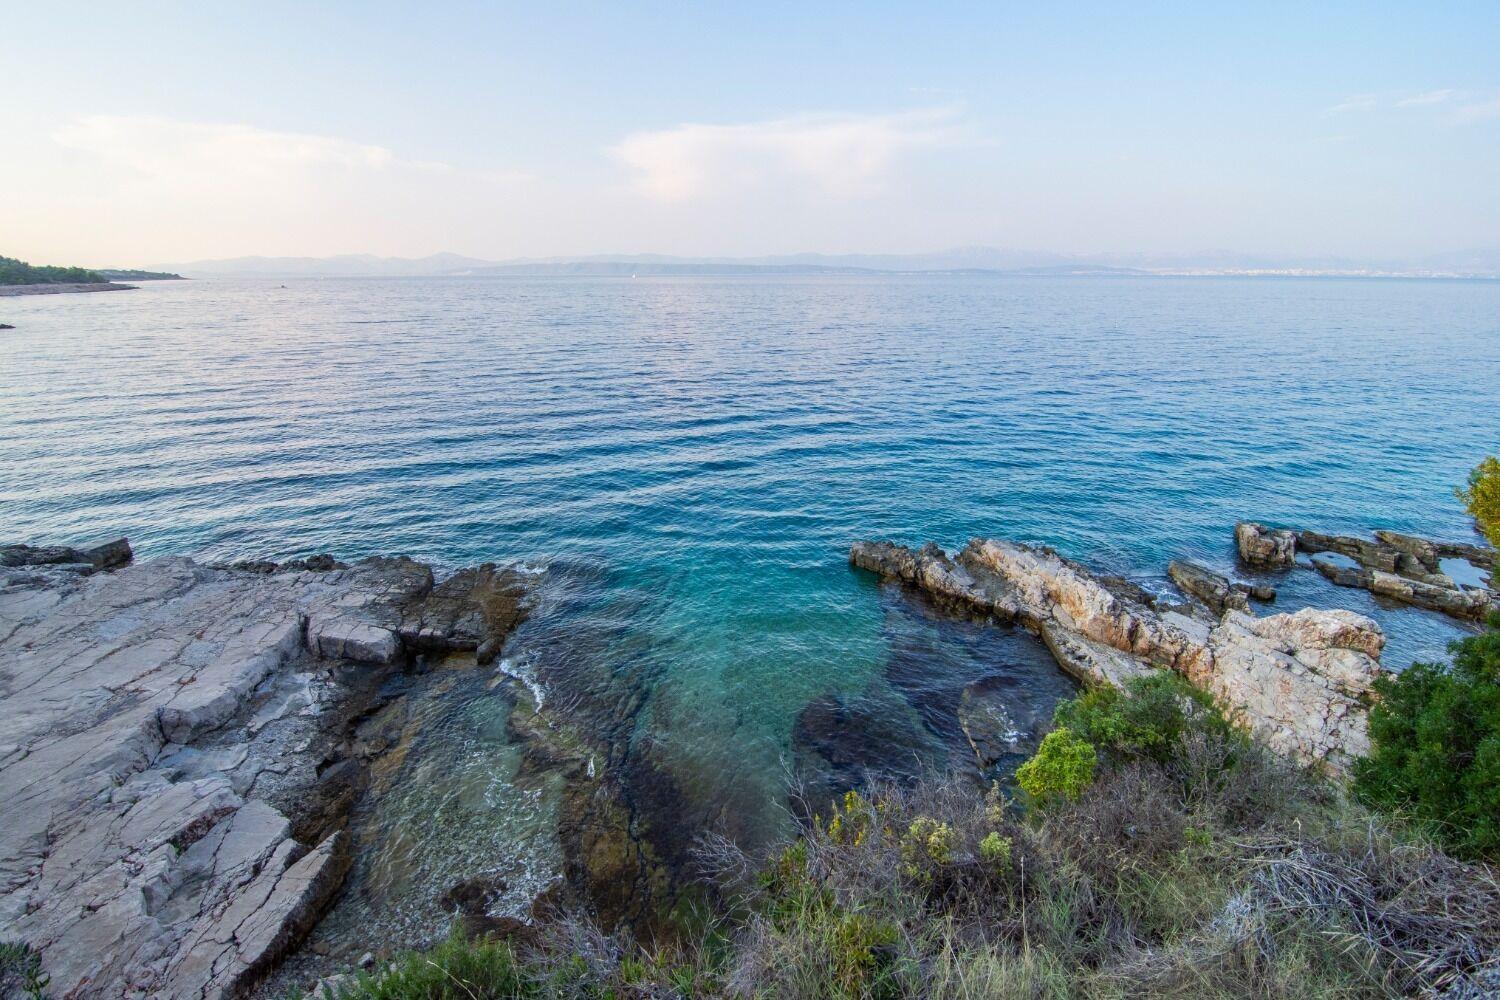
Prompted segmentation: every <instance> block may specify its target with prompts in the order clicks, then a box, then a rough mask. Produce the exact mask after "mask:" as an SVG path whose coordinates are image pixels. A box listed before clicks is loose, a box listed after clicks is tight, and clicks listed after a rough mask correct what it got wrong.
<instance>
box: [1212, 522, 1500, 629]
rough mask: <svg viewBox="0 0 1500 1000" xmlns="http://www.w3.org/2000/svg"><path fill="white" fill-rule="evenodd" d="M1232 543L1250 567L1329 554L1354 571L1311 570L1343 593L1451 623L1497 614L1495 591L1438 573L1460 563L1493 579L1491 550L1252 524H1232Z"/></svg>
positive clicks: (1324, 566) (1316, 564) (1497, 556)
mask: <svg viewBox="0 0 1500 1000" xmlns="http://www.w3.org/2000/svg"><path fill="white" fill-rule="evenodd" d="M1234 538H1235V543H1236V545H1237V547H1238V549H1239V554H1240V558H1241V559H1242V560H1244V561H1245V562H1246V563H1247V564H1249V565H1252V566H1257V567H1275V566H1293V565H1296V557H1297V553H1298V552H1305V553H1307V554H1309V555H1316V554H1318V553H1324V552H1331V553H1335V554H1337V555H1340V556H1343V557H1345V558H1347V559H1351V560H1353V561H1354V562H1355V563H1356V565H1355V566H1353V567H1351V566H1342V565H1339V564H1337V563H1335V562H1332V561H1329V560H1324V559H1313V560H1311V562H1312V566H1313V568H1314V569H1316V570H1317V571H1318V572H1319V573H1322V574H1323V575H1324V576H1325V577H1327V578H1328V579H1330V580H1332V581H1333V582H1334V583H1336V584H1338V585H1339V586H1341V587H1359V588H1362V589H1364V590H1368V591H1370V593H1372V594H1377V595H1379V596H1381V597H1386V598H1389V599H1391V600H1394V601H1400V602H1402V603H1403V604H1411V605H1414V606H1416V607H1420V608H1429V609H1431V610H1434V611H1441V612H1443V613H1444V614H1448V615H1452V616H1453V617H1455V618H1468V619H1483V618H1484V617H1486V616H1487V615H1489V614H1490V613H1491V612H1492V611H1500V594H1497V593H1496V591H1495V590H1493V589H1490V588H1485V587H1466V586H1463V585H1462V584H1459V583H1456V582H1454V580H1453V579H1452V578H1451V577H1449V576H1447V575H1446V574H1444V573H1443V572H1442V563H1441V561H1442V560H1443V559H1462V560H1464V561H1466V562H1468V563H1470V564H1471V565H1473V566H1476V567H1488V568H1490V569H1491V571H1492V573H1493V572H1494V571H1496V570H1500V552H1496V551H1495V550H1493V549H1486V548H1482V547H1480V546H1478V545H1468V544H1465V543H1462V542H1436V541H1431V540H1429V539H1426V538H1418V537H1416V536H1415V535H1403V534H1401V533H1399V532H1395V531H1377V532H1375V539H1374V540H1373V541H1371V540H1370V539H1368V538H1356V537H1354V536H1352V535H1324V534H1321V533H1319V532H1316V531H1294V530H1291V529H1287V528H1277V529H1272V528H1267V527H1266V526H1264V525H1261V524H1256V523H1254V522H1251V521H1241V522H1240V523H1239V524H1236V525H1235V526H1234ZM1492 585H1493V581H1492Z"/></svg>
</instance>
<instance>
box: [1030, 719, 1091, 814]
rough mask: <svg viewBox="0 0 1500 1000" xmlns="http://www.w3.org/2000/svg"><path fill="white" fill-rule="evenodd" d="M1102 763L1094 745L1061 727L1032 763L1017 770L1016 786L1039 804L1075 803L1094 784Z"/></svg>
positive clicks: (1041, 747)
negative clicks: (1063, 800) (1097, 770)
mask: <svg viewBox="0 0 1500 1000" xmlns="http://www.w3.org/2000/svg"><path fill="white" fill-rule="evenodd" d="M1098 760H1099V757H1098V754H1097V753H1095V751H1094V747H1093V744H1091V743H1089V742H1088V741H1087V740H1084V739H1081V738H1080V737H1078V736H1077V735H1075V734H1074V732H1073V731H1072V730H1071V729H1069V728H1067V727H1066V726H1060V727H1058V728H1057V729H1054V730H1052V732H1050V733H1048V734H1047V736H1046V738H1044V739H1043V740H1042V745H1041V746H1040V747H1038V748H1037V751H1036V753H1035V754H1033V755H1032V757H1031V759H1030V760H1028V761H1026V763H1024V764H1022V765H1021V766H1020V767H1019V768H1017V769H1016V783H1017V784H1019V785H1020V786H1021V788H1022V789H1023V790H1024V791H1025V792H1026V794H1027V795H1030V796H1031V798H1032V799H1033V800H1034V801H1036V802H1039V803H1041V802H1048V801H1051V800H1054V799H1066V800H1068V801H1074V800H1076V799H1077V798H1078V797H1079V796H1080V795H1082V794H1083V790H1084V789H1085V788H1087V787H1088V786H1089V782H1091V781H1093V780H1094V766H1095V765H1096V764H1097V763H1098Z"/></svg>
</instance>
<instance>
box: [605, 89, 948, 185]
mask: <svg viewBox="0 0 1500 1000" xmlns="http://www.w3.org/2000/svg"><path fill="white" fill-rule="evenodd" d="M955 119H956V113H955V112H954V111H952V110H947V109H928V110H923V111H913V112H905V113H901V114H889V115H834V114H824V115H800V116H797V117H794V118H781V119H775V120H772V121H762V122H750V123H746V124H740V125H697V124H684V125H679V126H677V127H676V128H671V129H664V130H661V131H654V132H635V133H632V134H630V135H628V136H626V137H625V138H624V139H623V140H622V141H621V142H620V143H618V144H617V145H615V146H613V147H612V148H611V149H610V150H609V152H610V154H611V155H612V156H613V157H614V158H615V159H617V160H618V161H619V162H621V163H623V164H625V165H626V166H627V167H629V168H630V169H632V170H633V171H635V172H636V178H635V188H636V190H638V191H639V192H641V193H642V194H645V195H647V196H648V197H651V198H655V199H660V200H663V201H680V200H685V199H690V198H698V197H703V196H709V195H716V194H722V193H726V192H729V191H732V190H736V189H743V188H746V187H754V186H757V185H761V184H765V183H777V182H783V183H784V182H788V181H790V182H793V183H796V184H800V185H811V186H813V187H814V188H815V189H817V191H818V192H819V193H821V194H827V195H834V196H837V197H844V198H852V197H861V196H865V195H870V194H876V193H879V192H880V191H881V190H883V189H884V187H885V185H886V183H887V181H888V180H889V176H890V173H891V170H892V167H893V166H894V164H895V162H896V160H897V159H898V158H899V157H900V156H901V155H902V154H903V153H906V152H908V151H910V150H913V149H917V148H921V147H927V146H935V145H938V144H940V143H944V142H949V141H952V140H953V139H954V138H955V137H956V134H957V129H956V127H955Z"/></svg>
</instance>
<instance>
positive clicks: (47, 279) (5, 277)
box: [0, 257, 109, 285]
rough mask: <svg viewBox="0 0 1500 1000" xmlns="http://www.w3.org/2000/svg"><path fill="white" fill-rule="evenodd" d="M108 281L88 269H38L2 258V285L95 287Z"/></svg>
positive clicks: (8, 258) (0, 283) (0, 274)
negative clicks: (94, 285)
mask: <svg viewBox="0 0 1500 1000" xmlns="http://www.w3.org/2000/svg"><path fill="white" fill-rule="evenodd" d="M108 280H109V279H108V278H106V277H105V276H104V275H102V274H100V273H99V272H98V271H91V270H89V269H88V268H86V267H36V266H33V265H31V264H28V263H26V262H25V261H24V260H17V259H16V258H14V257H0V285H56V284H75V285H93V284H102V283H103V282H106V281H108Z"/></svg>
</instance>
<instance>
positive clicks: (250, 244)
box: [0, 115, 535, 260]
mask: <svg viewBox="0 0 1500 1000" xmlns="http://www.w3.org/2000/svg"><path fill="white" fill-rule="evenodd" d="M48 137H49V138H50V139H51V140H52V141H51V143H50V144H47V143H44V144H42V146H43V147H44V148H39V149H37V150H36V152H35V153H34V154H33V155H32V156H31V157H30V161H31V162H30V165H29V166H28V165H27V164H24V163H23V164H16V165H12V166H11V168H10V169H11V171H12V172H15V171H20V172H21V173H23V174H26V173H35V172H37V171H41V170H47V171H50V172H51V173H52V174H53V175H55V176H59V177H62V176H66V177H67V178H68V180H67V181H66V182H62V181H60V182H59V184H58V188H59V193H58V194H57V195H56V197H55V199H54V200H55V201H56V202H58V203H54V204H51V205H39V206H37V208H36V212H37V218H38V220H41V219H42V218H43V217H45V218H51V219H53V220H55V222H56V224H58V225H60V224H61V222H62V220H63V219H64V218H67V217H69V216H71V217H74V218H79V219H82V218H88V217H92V218H94V219H105V220H107V221H108V225H107V226H106V227H104V228H105V229H106V230H107V232H108V233H110V234H115V235H114V236H113V237H112V238H113V239H117V240H118V241H119V243H120V244H121V245H122V247H123V249H115V250H113V251H112V253H114V254H119V257H118V259H129V260H142V259H144V260H152V259H156V260H161V259H167V260H170V259H177V260H185V259H191V258H193V257H198V256H205V257H206V256H223V255H230V256H232V255H234V254H236V253H240V252H265V253H337V252H344V251H346V250H365V249H366V248H374V249H375V250H376V251H385V250H386V248H390V247H392V246H394V245H400V244H403V243H406V242H407V241H412V242H415V234H422V235H421V236H420V239H421V240H423V241H424V242H427V241H431V242H429V243H428V245H430V246H432V248H433V249H449V248H458V247H461V246H464V245H468V244H471V243H473V242H478V241H479V240H482V239H483V238H484V236H485V234H486V233H488V232H492V231H494V229H495V228H496V227H497V226H501V225H504V223H505V222H506V221H507V220H508V219H510V218H513V217H514V216H515V214H516V213H517V212H520V211H523V210H524V206H525V204H526V203H527V202H528V200H534V194H535V192H534V190H533V185H532V183H531V181H530V179H529V178H527V177H526V176H525V175H522V174H518V173H506V172H503V171H480V170H470V169H461V168H457V167H452V166H448V165H446V164H442V163H434V162H431V161H425V160H418V159H409V158H406V157H403V156H401V155H399V154H397V153H396V152H394V151H392V150H391V149H389V148H387V147H385V146H380V145H374V144H370V143H362V142H356V141H352V140H350V139H345V138H340V137H335V136H322V135H310V134H306V133H300V132H284V131H277V130H274V129H265V128H259V127H257V126H254V125H248V124H240V123H217V122H191V121H178V120H175V119H170V118H163V117H158V116H150V115H86V116H83V117H79V118H76V119H73V120H72V121H70V122H68V123H66V124H63V125H60V126H55V127H52V128H51V129H50V130H49V132H48ZM5 173H6V165H5V164H0V177H3V176H4V175H5ZM37 224H40V221H38V223H37ZM152 246H158V247H160V249H159V250H152V249H150V247H152ZM174 247H176V248H179V249H172V248H174ZM127 254H128V256H126V255H127ZM143 254H144V255H148V256H143Z"/></svg>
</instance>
